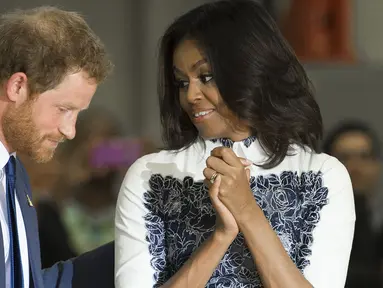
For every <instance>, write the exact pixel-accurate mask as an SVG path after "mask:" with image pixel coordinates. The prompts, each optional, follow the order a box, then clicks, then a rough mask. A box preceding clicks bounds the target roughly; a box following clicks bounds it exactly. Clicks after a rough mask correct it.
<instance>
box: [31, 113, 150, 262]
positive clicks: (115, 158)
mask: <svg viewBox="0 0 383 288" xmlns="http://www.w3.org/2000/svg"><path fill="white" fill-rule="evenodd" d="M76 131H77V133H76V137H75V138H74V139H73V140H72V141H70V142H67V143H64V144H63V145H62V146H61V147H60V149H58V151H57V154H56V156H55V158H54V159H53V161H52V162H51V163H47V164H45V165H46V167H44V166H42V167H41V165H40V166H36V165H34V166H27V169H29V170H31V171H34V170H37V169H41V168H43V169H42V170H40V172H39V173H37V172H32V179H31V182H32V183H35V187H36V189H39V190H38V191H39V193H38V194H39V196H40V197H39V198H38V201H37V202H36V206H37V212H38V219H39V234H40V242H41V258H42V265H43V267H49V266H50V265H51V264H52V263H55V262H57V261H62V260H67V259H70V258H72V257H74V256H76V255H80V254H82V253H84V252H88V251H90V250H93V249H95V248H97V247H99V246H101V245H103V244H105V243H108V242H110V241H112V240H114V214H115V205H116V197H117V191H118V186H116V185H117V184H118V183H119V182H120V181H121V175H122V174H121V173H122V172H124V171H126V169H127V168H128V167H129V165H130V164H131V163H132V162H133V161H134V160H136V159H137V158H139V157H141V156H142V155H144V154H146V153H148V152H152V151H153V150H152V149H153V147H152V146H151V145H150V142H149V141H144V140H142V139H129V138H125V137H122V136H123V133H122V130H121V127H120V125H119V122H118V121H117V119H116V118H115V117H114V116H113V115H112V114H111V113H110V112H109V111H107V110H105V109H103V108H101V107H92V108H90V109H89V110H87V111H84V112H83V113H81V114H80V115H79V119H78V122H77V125H76ZM49 169H51V174H52V179H51V181H49V182H48V183H52V185H50V186H49V187H48V186H47V185H42V184H41V183H45V184H47V182H44V179H45V178H46V175H44V173H43V172H44V171H46V170H49ZM34 176H35V177H34ZM41 191H45V192H44V193H43V192H41Z"/></svg>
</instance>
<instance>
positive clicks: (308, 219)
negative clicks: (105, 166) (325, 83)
mask: <svg viewBox="0 0 383 288" xmlns="http://www.w3.org/2000/svg"><path fill="white" fill-rule="evenodd" d="M159 56H160V63H159V69H160V71H159V99H160V112H161V121H162V128H163V138H164V141H165V144H166V149H165V150H163V151H161V152H159V153H155V154H150V155H147V156H145V157H143V158H141V159H139V160H138V161H137V162H136V163H135V164H134V165H133V166H132V167H131V168H130V169H129V171H128V172H127V175H126V177H125V179H124V182H123V184H122V187H121V190H120V193H119V199H118V204H117V211H116V287H117V288H122V287H140V288H141V287H142V288H145V287H294V288H296V287H312V286H314V287H316V288H318V287H326V288H328V287H335V288H337V287H343V286H344V282H345V277H346V272H347V265H348V259H349V255H350V250H351V243H352V237H353V229H354V222H355V214H354V206H353V195H352V187H351V183H350V179H349V176H348V174H347V171H346V169H345V168H344V166H343V165H342V164H341V163H340V162H339V161H337V160H336V159H335V158H332V157H330V156H328V155H325V154H319V153H317V147H318V141H319V140H320V139H321V136H322V119H321V115H320V111H319V107H318V105H317V103H316V101H315V100H314V97H313V93H312V90H311V88H310V83H309V80H308V78H307V76H306V73H305V71H304V69H303V68H302V66H301V65H300V63H299V62H298V60H297V58H296V57H295V55H294V53H293V52H292V50H291V49H290V48H289V46H288V45H287V44H286V42H285V40H284V39H283V37H282V36H281V34H280V32H279V30H278V28H277V26H276V24H275V23H274V21H273V20H272V18H271V17H270V16H269V15H268V14H267V12H266V11H265V10H264V9H263V8H262V7H261V6H260V5H259V4H257V3H256V1H244V0H237V1H215V2H212V3H209V4H205V5H202V6H200V7H198V8H196V9H194V10H192V11H190V12H188V13H186V14H185V15H183V16H181V17H180V18H178V19H177V20H175V22H174V23H173V24H171V25H170V27H169V28H168V29H167V30H166V32H165V34H164V36H163V37H162V40H161V47H160V54H159Z"/></svg>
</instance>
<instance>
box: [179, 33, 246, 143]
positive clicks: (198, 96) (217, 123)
mask: <svg viewBox="0 0 383 288" xmlns="http://www.w3.org/2000/svg"><path fill="white" fill-rule="evenodd" d="M173 65H174V66H173V69H174V77H175V79H176V83H177V86H178V89H179V99H180V104H181V107H182V108H183V109H184V110H185V112H186V113H187V114H188V115H189V117H190V119H191V121H192V122H193V124H194V125H195V127H196V128H197V129H198V131H199V134H200V136H201V137H203V138H205V139H213V138H230V139H232V140H233V141H239V140H242V139H244V138H246V137H248V136H249V134H250V133H249V129H246V128H245V129H244V128H243V127H245V126H244V125H239V124H240V123H239V122H238V120H236V117H235V116H234V114H233V113H232V112H231V111H230V110H229V109H228V107H227V106H226V105H225V104H224V102H223V100H222V97H221V95H220V93H219V91H218V88H217V86H216V84H215V81H214V77H213V75H212V72H211V70H210V66H209V63H207V61H206V59H205V57H204V56H203V55H202V53H201V51H200V50H199V49H198V47H197V45H196V44H195V42H194V41H192V40H185V41H183V42H181V43H180V44H179V45H178V46H177V48H176V49H175V51H174V54H173ZM241 126H242V127H241ZM238 128H241V129H238Z"/></svg>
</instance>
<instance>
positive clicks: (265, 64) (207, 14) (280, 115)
mask: <svg viewBox="0 0 383 288" xmlns="http://www.w3.org/2000/svg"><path fill="white" fill-rule="evenodd" d="M184 39H192V40H195V41H196V43H197V45H198V46H199V48H200V49H201V51H203V53H204V55H206V58H207V61H208V63H209V64H210V67H211V70H212V73H213V77H214V79H215V83H216V86H217V88H218V90H219V92H220V94H221V96H222V99H223V101H224V102H225V104H226V105H227V106H228V108H229V109H230V110H231V111H232V112H233V113H234V114H235V115H236V116H237V117H238V118H239V119H240V120H245V121H246V123H248V124H249V127H250V129H251V130H252V133H253V135H256V136H257V138H258V140H259V142H260V143H261V145H262V146H263V148H264V149H265V151H266V152H267V153H268V155H269V159H268V161H267V162H266V163H264V164H263V165H261V166H262V167H264V168H271V167H275V166H276V165H278V164H279V163H281V162H282V161H283V159H284V158H285V156H286V155H288V153H289V147H290V145H291V144H298V145H302V146H308V147H310V148H311V149H313V150H314V151H318V148H319V147H318V146H319V142H320V140H321V139H322V134H323V132H322V130H323V127H322V116H321V113H320V109H319V106H318V104H317V102H316V101H315V99H314V96H313V90H312V88H311V83H310V81H309V79H308V77H307V74H306V72H305V70H304V69H303V67H302V65H301V64H300V63H299V61H298V59H297V57H296V55H295V53H294V52H293V51H292V49H291V48H290V46H289V45H288V44H287V42H286V41H285V39H284V38H283V36H282V35H281V33H280V31H279V29H278V27H277V25H276V23H275V22H274V20H273V19H272V18H271V16H270V15H269V14H268V13H267V12H266V10H265V9H264V8H263V7H262V6H261V5H260V4H257V3H256V2H255V1H253V0H235V1H228V0H223V1H216V2H212V3H208V4H204V5H202V6H199V7H197V8H195V9H193V10H191V11H189V12H187V13H186V14H184V15H182V16H181V17H179V18H178V19H176V20H175V21H174V22H173V23H172V24H171V25H170V26H169V27H168V28H167V30H166V31H165V33H164V35H163V37H162V38H161V42H160V50H159V74H158V76H159V77H158V93H159V102H160V116H161V124H162V136H163V140H164V143H165V147H166V149H169V150H179V149H182V148H185V147H188V146H189V145H191V144H193V143H194V142H195V141H196V140H197V138H198V131H197V129H196V128H195V127H194V125H193V124H192V122H191V120H190V119H189V117H188V116H187V115H186V113H185V112H184V111H183V110H182V108H181V105H180V101H179V90H178V87H177V85H176V84H175V82H174V75H173V53H174V50H175V48H176V47H177V45H178V44H180V42H181V41H183V40H184Z"/></svg>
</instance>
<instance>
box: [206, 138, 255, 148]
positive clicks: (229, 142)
mask: <svg viewBox="0 0 383 288" xmlns="http://www.w3.org/2000/svg"><path fill="white" fill-rule="evenodd" d="M256 139H257V137H256V136H250V137H247V138H246V139H243V140H242V141H241V142H242V143H243V145H245V146H246V147H247V148H249V147H250V145H251V144H253V142H254V141H255V140H256ZM210 141H211V142H213V143H217V142H220V143H221V144H222V146H224V147H228V148H233V145H234V143H235V142H234V141H233V140H231V139H229V138H217V139H211V140H210Z"/></svg>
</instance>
